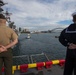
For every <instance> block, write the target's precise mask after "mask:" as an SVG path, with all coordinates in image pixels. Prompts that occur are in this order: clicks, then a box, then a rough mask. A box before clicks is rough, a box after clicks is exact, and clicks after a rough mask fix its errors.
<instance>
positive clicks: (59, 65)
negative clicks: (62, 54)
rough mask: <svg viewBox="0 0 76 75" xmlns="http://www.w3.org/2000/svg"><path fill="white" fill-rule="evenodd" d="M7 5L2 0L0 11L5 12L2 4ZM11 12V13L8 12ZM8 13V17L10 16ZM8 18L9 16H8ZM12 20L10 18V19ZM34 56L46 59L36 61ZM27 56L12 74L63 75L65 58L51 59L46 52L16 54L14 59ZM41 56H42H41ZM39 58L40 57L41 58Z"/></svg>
mask: <svg viewBox="0 0 76 75" xmlns="http://www.w3.org/2000/svg"><path fill="white" fill-rule="evenodd" d="M3 5H5V3H4V2H3V1H2V0H0V13H3V12H2V11H3V9H2V8H1V6H3ZM8 14H9V13H8ZM8 14H7V13H6V17H7V16H8ZM7 18H8V17H7ZM8 22H10V19H9V21H8ZM27 38H28V39H29V38H31V37H30V34H28V36H27ZM33 56H45V58H46V59H47V60H46V61H40V62H36V60H33ZM23 57H24V58H27V61H28V63H27V64H26V63H23V64H17V65H13V66H12V75H62V74H63V69H64V64H65V59H57V60H49V58H48V56H47V55H46V53H43V52H42V53H41V54H34V55H30V56H28V55H22V56H14V57H13V59H15V58H16V59H18V58H23ZM40 58H41V57H40ZM40 58H38V59H40ZM4 72H5V70H4V67H3V68H2V73H3V75H4Z"/></svg>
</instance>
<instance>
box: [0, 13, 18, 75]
mask: <svg viewBox="0 0 76 75" xmlns="http://www.w3.org/2000/svg"><path fill="white" fill-rule="evenodd" d="M17 43H18V36H17V35H16V33H15V32H14V31H13V30H12V29H11V28H9V27H8V26H6V18H5V16H4V15H3V14H0V75H2V67H4V74H5V75H12V64H13V59H12V49H11V47H12V46H14V45H16V44H17Z"/></svg>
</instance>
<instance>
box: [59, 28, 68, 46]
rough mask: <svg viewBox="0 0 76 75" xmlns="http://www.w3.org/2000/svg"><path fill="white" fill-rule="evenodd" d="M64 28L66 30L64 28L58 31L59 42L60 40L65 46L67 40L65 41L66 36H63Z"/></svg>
mask: <svg viewBox="0 0 76 75" xmlns="http://www.w3.org/2000/svg"><path fill="white" fill-rule="evenodd" d="M65 30H66V29H64V30H63V31H62V32H61V33H60V36H59V42H60V43H61V44H62V45H64V46H67V43H68V41H67V40H66V38H65Z"/></svg>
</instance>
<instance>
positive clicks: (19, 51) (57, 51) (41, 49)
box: [13, 32, 66, 64]
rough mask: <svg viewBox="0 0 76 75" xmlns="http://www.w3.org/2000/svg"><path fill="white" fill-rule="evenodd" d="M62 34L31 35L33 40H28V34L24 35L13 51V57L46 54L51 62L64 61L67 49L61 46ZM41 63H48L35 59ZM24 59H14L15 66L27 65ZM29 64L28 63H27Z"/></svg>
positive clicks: (42, 59)
mask: <svg viewBox="0 0 76 75" xmlns="http://www.w3.org/2000/svg"><path fill="white" fill-rule="evenodd" d="M59 35H60V32H52V33H38V34H32V33H31V34H30V36H31V38H29V39H26V37H27V34H26V33H22V34H21V35H20V36H19V43H18V44H17V45H16V46H15V47H14V49H13V56H22V55H28V56H30V55H32V54H33V55H34V54H41V53H46V55H47V56H48V58H49V60H55V59H58V60H59V59H64V58H65V55H66V47H64V46H63V45H61V44H60V42H59V40H58V38H56V37H55V36H59ZM34 58H35V59H38V60H39V61H46V59H45V58H44V57H43V56H42V57H34ZM25 61H27V60H24V58H23V59H22V58H19V59H14V64H16V62H17V64H23V63H25ZM27 63H28V62H27Z"/></svg>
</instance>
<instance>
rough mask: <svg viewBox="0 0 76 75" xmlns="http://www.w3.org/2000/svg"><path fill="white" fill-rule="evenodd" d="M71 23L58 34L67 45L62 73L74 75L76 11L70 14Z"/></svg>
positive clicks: (75, 64) (75, 70) (75, 74)
mask: <svg viewBox="0 0 76 75" xmlns="http://www.w3.org/2000/svg"><path fill="white" fill-rule="evenodd" d="M72 17H73V22H74V23H73V24H70V25H69V26H68V27H67V28H65V29H64V30H63V31H62V32H61V34H60V36H59V41H60V43H61V44H62V45H64V46H66V47H67V51H66V59H65V66H64V74H63V75H72V74H73V72H74V75H76V12H74V13H73V14H72Z"/></svg>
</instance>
